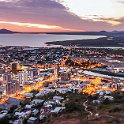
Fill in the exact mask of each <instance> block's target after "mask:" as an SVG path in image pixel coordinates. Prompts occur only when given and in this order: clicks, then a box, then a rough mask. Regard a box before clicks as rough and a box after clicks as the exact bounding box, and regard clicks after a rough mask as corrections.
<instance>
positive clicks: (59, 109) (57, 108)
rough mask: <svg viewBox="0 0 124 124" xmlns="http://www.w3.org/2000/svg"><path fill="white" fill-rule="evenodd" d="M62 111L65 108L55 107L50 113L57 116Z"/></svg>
mask: <svg viewBox="0 0 124 124" xmlns="http://www.w3.org/2000/svg"><path fill="white" fill-rule="evenodd" d="M64 109H65V107H56V108H55V109H53V110H51V111H50V112H51V113H54V114H58V113H59V112H61V111H62V110H64Z"/></svg>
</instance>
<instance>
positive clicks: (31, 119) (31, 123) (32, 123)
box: [27, 117, 38, 124]
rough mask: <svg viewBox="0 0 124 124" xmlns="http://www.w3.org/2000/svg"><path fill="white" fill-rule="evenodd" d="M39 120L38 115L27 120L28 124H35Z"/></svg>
mask: <svg viewBox="0 0 124 124" xmlns="http://www.w3.org/2000/svg"><path fill="white" fill-rule="evenodd" d="M37 120H38V119H37V118H36V117H30V118H29V119H28V121H27V124H35V123H36V122H37Z"/></svg>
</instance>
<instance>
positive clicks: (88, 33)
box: [0, 29, 124, 36]
mask: <svg viewBox="0 0 124 124" xmlns="http://www.w3.org/2000/svg"><path fill="white" fill-rule="evenodd" d="M13 33H24V34H28V33H29V34H39V33H46V34H56V35H57V34H58V35H104V36H121V35H124V31H111V32H108V31H98V32H97V31H91V32H15V31H11V30H8V29H0V34H13Z"/></svg>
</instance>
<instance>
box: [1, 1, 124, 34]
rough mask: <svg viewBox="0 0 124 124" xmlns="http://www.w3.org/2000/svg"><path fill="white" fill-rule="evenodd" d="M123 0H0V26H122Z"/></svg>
mask: <svg viewBox="0 0 124 124" xmlns="http://www.w3.org/2000/svg"><path fill="white" fill-rule="evenodd" d="M123 12H124V0H0V29H2V28H6V29H9V30H13V31H20V32H47V31H48V32H50V31H51V32H55V31H58V32H61V31H66V32H68V31H69V32H70V31H103V30H106V31H113V30H124V13H123Z"/></svg>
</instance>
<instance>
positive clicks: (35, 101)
mask: <svg viewBox="0 0 124 124" xmlns="http://www.w3.org/2000/svg"><path fill="white" fill-rule="evenodd" d="M43 102H44V100H41V99H34V100H33V101H32V102H31V104H33V105H37V104H42V103H43Z"/></svg>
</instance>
